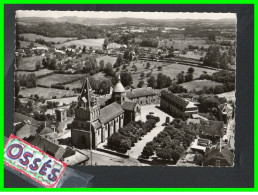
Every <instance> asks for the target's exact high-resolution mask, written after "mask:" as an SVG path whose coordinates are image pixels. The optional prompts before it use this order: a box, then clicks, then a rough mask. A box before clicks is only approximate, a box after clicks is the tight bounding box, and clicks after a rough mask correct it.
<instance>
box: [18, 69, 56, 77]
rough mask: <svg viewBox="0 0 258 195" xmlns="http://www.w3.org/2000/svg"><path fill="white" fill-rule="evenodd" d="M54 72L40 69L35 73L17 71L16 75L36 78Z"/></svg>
mask: <svg viewBox="0 0 258 195" xmlns="http://www.w3.org/2000/svg"><path fill="white" fill-rule="evenodd" d="M51 72H53V70H48V69H40V70H38V71H34V72H27V71H17V72H16V74H17V75H24V74H25V75H28V74H32V73H33V74H35V75H36V76H42V75H45V74H48V73H51Z"/></svg>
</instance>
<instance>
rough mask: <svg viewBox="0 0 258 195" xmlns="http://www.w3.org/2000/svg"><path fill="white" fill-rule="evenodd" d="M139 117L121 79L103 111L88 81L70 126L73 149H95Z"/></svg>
mask: <svg viewBox="0 0 258 195" xmlns="http://www.w3.org/2000/svg"><path fill="white" fill-rule="evenodd" d="M140 115H141V108H140V105H139V104H138V103H136V102H132V101H130V100H128V99H127V98H126V91H125V88H124V87H123V85H122V83H121V79H120V75H119V76H118V82H117V84H116V85H115V87H114V90H113V93H112V96H111V99H110V101H108V104H107V105H106V106H105V107H103V108H100V105H99V104H98V102H97V97H96V96H95V94H94V92H93V90H92V88H91V86H90V83H89V80H88V78H86V80H85V83H84V84H83V87H82V91H81V94H80V96H79V97H78V103H77V105H76V107H75V118H74V120H73V122H72V125H71V127H72V128H71V140H72V145H74V146H75V147H78V148H87V149H90V148H92V149H96V148H97V147H98V145H99V144H101V143H103V142H105V141H106V140H107V139H108V138H109V137H110V136H111V135H112V134H113V133H115V132H118V129H120V128H121V127H123V126H124V125H126V124H127V123H129V122H131V121H137V120H139V119H140Z"/></svg>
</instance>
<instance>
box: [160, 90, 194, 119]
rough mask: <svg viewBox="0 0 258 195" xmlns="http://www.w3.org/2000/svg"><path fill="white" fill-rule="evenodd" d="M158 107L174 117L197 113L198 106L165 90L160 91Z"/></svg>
mask: <svg viewBox="0 0 258 195" xmlns="http://www.w3.org/2000/svg"><path fill="white" fill-rule="evenodd" d="M160 107H161V109H162V110H164V111H167V112H169V113H171V115H172V116H174V117H182V118H188V117H190V116H191V115H192V114H197V113H198V108H197V106H196V105H195V104H194V103H193V102H191V101H188V100H185V99H183V98H181V97H179V96H177V95H174V94H173V93H172V92H170V91H165V90H164V91H162V92H161V97H160Z"/></svg>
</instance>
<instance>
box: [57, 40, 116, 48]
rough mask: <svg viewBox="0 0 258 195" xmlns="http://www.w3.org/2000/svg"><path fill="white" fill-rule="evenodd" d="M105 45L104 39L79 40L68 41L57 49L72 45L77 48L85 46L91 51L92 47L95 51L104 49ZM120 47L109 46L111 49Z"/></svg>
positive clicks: (58, 45)
mask: <svg viewBox="0 0 258 195" xmlns="http://www.w3.org/2000/svg"><path fill="white" fill-rule="evenodd" d="M103 43H104V39H79V40H73V41H68V42H65V43H61V44H57V45H56V47H57V48H61V47H63V46H65V47H68V46H70V45H76V46H77V47H81V48H82V47H83V46H84V45H85V46H86V47H87V48H88V49H89V48H90V47H92V48H93V49H102V45H103ZM113 45H114V47H119V44H115V43H114V44H113V43H112V44H109V46H110V47H113Z"/></svg>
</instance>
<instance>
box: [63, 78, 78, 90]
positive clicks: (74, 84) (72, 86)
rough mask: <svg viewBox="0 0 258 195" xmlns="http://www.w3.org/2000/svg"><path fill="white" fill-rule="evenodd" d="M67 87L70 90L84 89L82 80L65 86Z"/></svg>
mask: <svg viewBox="0 0 258 195" xmlns="http://www.w3.org/2000/svg"><path fill="white" fill-rule="evenodd" d="M64 86H65V87H69V89H70V90H72V89H73V88H81V87H82V82H81V80H78V81H75V82H72V83H68V84H66V85H64Z"/></svg>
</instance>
